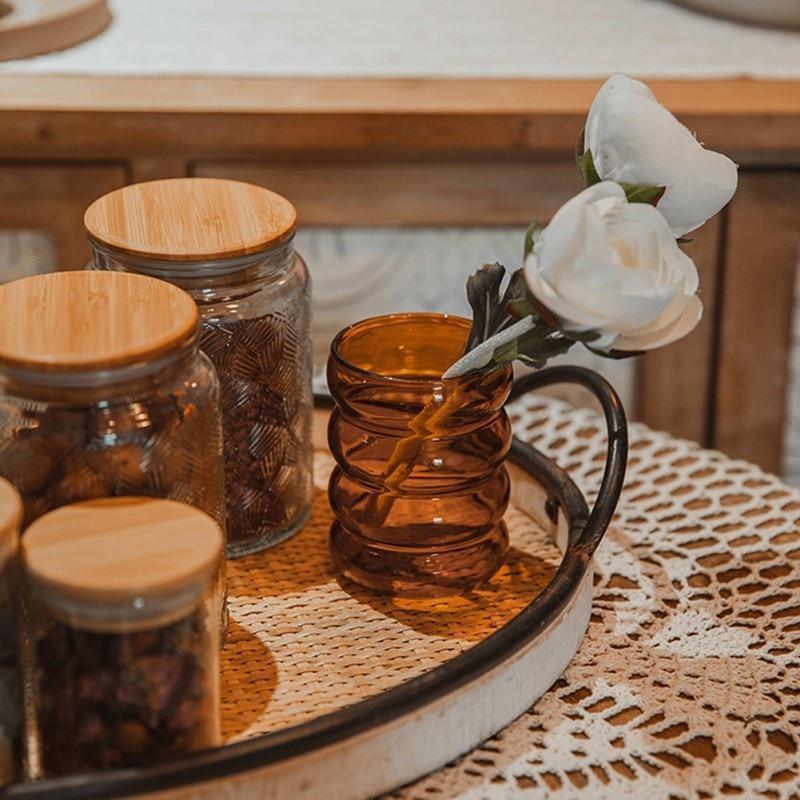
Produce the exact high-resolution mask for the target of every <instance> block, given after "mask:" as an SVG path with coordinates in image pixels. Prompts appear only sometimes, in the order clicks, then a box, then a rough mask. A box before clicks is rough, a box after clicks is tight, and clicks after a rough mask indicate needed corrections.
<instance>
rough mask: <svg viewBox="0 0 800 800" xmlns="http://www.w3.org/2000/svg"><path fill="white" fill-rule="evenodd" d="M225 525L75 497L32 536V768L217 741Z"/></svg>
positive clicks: (27, 545) (131, 503)
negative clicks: (219, 584) (219, 586)
mask: <svg viewBox="0 0 800 800" xmlns="http://www.w3.org/2000/svg"><path fill="white" fill-rule="evenodd" d="M223 552H224V551H223V536H222V531H221V529H220V527H219V526H218V525H217V523H216V522H214V520H212V519H211V518H210V517H209V516H208V515H206V514H203V513H202V512H200V511H198V510H197V509H194V508H192V507H190V506H186V505H184V504H182V503H176V502H173V501H170V500H156V499H152V498H141V497H129V498H108V499H104V500H90V501H87V502H84V503H77V504H75V505H70V506H64V507H62V508H60V509H57V510H56V511H52V512H51V513H49V514H46V515H45V516H43V517H41V518H40V519H38V520H37V521H36V522H34V523H33V525H31V526H30V527H29V528H28V530H27V531H26V533H25V536H24V538H23V540H22V562H23V569H24V575H25V585H26V607H27V612H28V613H27V630H26V637H25V642H26V653H25V659H24V663H25V669H26V685H27V686H29V687H30V695H31V698H30V701H29V702H28V704H27V708H26V712H27V720H26V727H27V731H26V734H27V735H26V740H27V744H28V754H27V755H28V758H27V766H28V773H29V774H28V777H29V778H32V779H38V778H49V777H57V776H64V775H70V774H75V773H82V772H90V771H94V770H104V769H111V768H124V767H134V766H145V765H151V764H154V763H158V762H162V761H166V760H169V759H174V758H176V757H179V756H181V755H183V754H185V753H188V752H191V751H194V750H199V749H205V748H208V747H215V746H218V745H219V744H220V718H219V713H220V710H219V646H218V645H219V637H220V630H219V625H220V617H219V610H218V605H217V603H216V601H215V598H214V586H215V580H216V574H217V571H218V565H219V562H220V560H221V559H222V558H223Z"/></svg>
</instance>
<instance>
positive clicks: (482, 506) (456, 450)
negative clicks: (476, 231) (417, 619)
mask: <svg viewBox="0 0 800 800" xmlns="http://www.w3.org/2000/svg"><path fill="white" fill-rule="evenodd" d="M469 329H470V323H469V322H468V321H467V320H465V319H461V318H458V317H448V316H444V315H441V314H393V315H390V316H385V317H375V318H373V319H367V320H364V321H363V322H358V323H356V324H354V325H351V326H350V327H348V328H345V329H344V330H343V331H341V332H340V333H339V334H338V335H337V336H336V337H335V339H334V340H333V342H332V344H331V355H330V359H329V360H328V386H329V387H330V391H331V395H332V397H333V399H334V401H335V403H336V408H335V409H334V411H333V413H332V414H331V417H330V421H329V425H328V443H329V445H330V450H331V454H332V455H333V457H334V459H335V460H336V468H335V469H334V471H333V473H332V474H331V478H330V484H329V489H328V493H329V496H330V503H331V508H332V509H333V513H334V517H335V521H334V523H333V526H332V527H331V534H330V548H331V554H332V556H333V559H334V562H335V563H336V565H337V568H338V569H339V571H340V572H342V573H343V574H344V575H345V576H346V577H348V578H350V579H351V580H353V581H355V582H356V583H359V584H361V585H363V586H367V587H368V588H370V589H374V590H377V591H381V592H386V593H389V594H399V595H406V596H435V595H444V594H454V593H458V592H466V591H469V590H470V589H473V588H475V587H476V586H478V585H480V584H481V583H484V582H485V581H487V580H488V579H489V578H491V577H492V575H494V573H495V572H496V571H497V569H498V568H499V567H500V566H501V564H502V563H503V561H504V560H505V557H506V553H507V551H508V532H507V530H506V525H505V523H504V521H503V516H504V514H505V511H506V508H507V506H508V501H509V490H510V483H509V477H508V472H507V471H506V468H505V460H506V456H507V455H508V452H509V448H510V446H511V424H510V422H509V419H508V415H507V414H506V412H505V410H504V408H503V406H504V404H505V402H506V400H507V399H508V395H509V392H510V391H511V380H512V370H511V367H510V366H508V367H505V368H503V369H498V370H495V371H493V372H490V373H487V374H482V373H477V374H476V373H471V374H468V375H465V376H463V377H461V378H455V379H453V380H447V381H445V380H442V377H441V376H442V373H443V372H444V371H445V370H446V369H447V368H448V367H449V366H450V365H451V364H453V363H454V362H455V361H457V360H458V359H459V358H460V357H461V355H463V352H464V345H465V343H466V340H467V336H468V334H469Z"/></svg>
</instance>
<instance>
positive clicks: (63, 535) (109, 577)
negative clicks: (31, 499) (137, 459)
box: [22, 497, 223, 605]
mask: <svg viewBox="0 0 800 800" xmlns="http://www.w3.org/2000/svg"><path fill="white" fill-rule="evenodd" d="M222 548H223V536H222V531H221V530H220V528H219V525H217V523H216V522H214V520H213V519H211V517H209V516H208V515H207V514H204V513H203V512H202V511H199V510H198V509H196V508H193V507H192V506H187V505H184V504H183V503H176V502H175V501H174V500H161V499H155V498H151V497H112V498H105V499H101V500H87V501H86V502H83V503H75V504H74V505H69V506H62V507H61V508H58V509H56V510H55V511H51V512H50V513H49V514H45V515H44V516H43V517H40V518H39V519H38V520H36V521H35V522H34V523H33V524H32V525H30V527H29V528H28V529H27V530H26V531H25V535H24V536H23V537H22V556H23V561H24V563H25V567H26V569H27V572H28V575H29V576H30V577H31V578H32V579H33V580H34V581H35V582H37V583H39V584H40V585H42V586H44V587H45V588H46V589H47V590H48V594H49V596H51V597H53V596H55V597H57V598H60V599H62V600H64V601H65V602H66V603H70V602H78V603H91V604H103V603H108V604H111V605H114V604H119V603H128V602H130V601H131V599H133V598H138V597H142V598H148V597H158V596H159V595H169V594H172V593H175V592H180V591H182V590H184V589H186V590H190V589H192V587H193V586H197V587H198V588H201V587H202V586H204V585H205V582H206V581H207V580H208V579H210V578H211V577H213V575H214V574H215V572H216V570H217V567H218V565H219V560H220V558H221V557H222Z"/></svg>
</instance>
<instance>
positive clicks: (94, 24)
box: [0, 0, 111, 61]
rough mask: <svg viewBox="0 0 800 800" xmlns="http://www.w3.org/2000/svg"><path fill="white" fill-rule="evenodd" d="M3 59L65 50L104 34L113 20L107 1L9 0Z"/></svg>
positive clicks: (0, 31) (0, 49) (1, 33)
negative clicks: (43, 0) (9, 8)
mask: <svg viewBox="0 0 800 800" xmlns="http://www.w3.org/2000/svg"><path fill="white" fill-rule="evenodd" d="M5 4H7V5H10V6H11V9H12V10H11V12H10V13H9V14H7V15H4V16H0V61H10V60H11V59H14V58H27V57H28V56H33V55H39V54H40V53H47V52H50V51H51V50H61V49H63V48H65V47H71V46H72V45H75V44H78V42H83V41H85V40H86V39H90V38H91V37H92V36H96V35H97V34H98V33H100V32H101V31H102V30H103V29H104V28H105V27H106V26H107V25H108V23H109V22H110V21H111V12H110V11H109V10H108V6H107V5H106V2H105V0H47V2H45V3H43V2H41V1H40V0H6V3H5Z"/></svg>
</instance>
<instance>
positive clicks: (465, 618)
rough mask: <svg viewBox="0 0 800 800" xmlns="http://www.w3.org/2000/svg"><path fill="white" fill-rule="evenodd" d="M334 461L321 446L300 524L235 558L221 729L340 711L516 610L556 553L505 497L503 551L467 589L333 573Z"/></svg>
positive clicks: (545, 578)
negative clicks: (421, 587) (488, 573)
mask: <svg viewBox="0 0 800 800" xmlns="http://www.w3.org/2000/svg"><path fill="white" fill-rule="evenodd" d="M332 466H333V459H332V458H331V456H330V455H329V454H328V453H327V452H326V451H321V450H318V451H317V453H316V458H315V478H316V496H315V502H314V511H313V514H312V517H311V520H310V522H309V523H308V524H307V525H306V527H305V528H304V529H303V530H302V531H301V532H300V533H299V534H297V535H296V536H295V537H294V538H292V539H290V540H288V541H286V542H283V543H282V544H280V545H278V546H277V547H275V548H273V549H272V550H270V551H268V552H267V553H258V554H255V555H252V556H248V557H246V558H242V559H238V560H236V561H233V562H230V566H229V572H228V574H229V579H228V580H229V586H228V593H229V606H230V614H231V623H230V628H229V634H228V643H227V645H226V647H225V650H224V652H223V657H222V676H223V684H222V691H223V694H222V727H223V734H224V736H225V738H226V739H227V740H232V741H235V740H237V739H242V738H246V737H250V736H256V735H258V734H262V733H270V732H272V731H274V730H277V729H279V728H283V727H286V726H287V725H293V724H297V723H300V722H303V721H305V720H307V719H310V718H312V717H316V716H319V715H320V714H326V713H328V712H331V711H336V710H337V709H339V708H341V707H342V706H345V705H348V704H351V703H355V702H357V701H359V700H364V699H365V698H367V697H370V696H372V695H375V694H379V693H380V692H383V691H386V690H387V689H390V688H392V687H393V686H396V685H398V684H399V683H402V682H404V681H407V680H409V679H410V678H414V677H416V676H418V675H421V674H422V673H425V672H427V671H429V670H431V669H432V668H433V667H436V666H439V665H440V664H442V663H444V662H446V661H449V660H450V659H452V658H453V657H454V656H456V655H458V654H459V653H461V652H463V651H464V650H466V649H467V648H469V647H471V646H472V645H474V644H475V642H478V641H481V640H482V639H485V638H486V637H487V636H489V635H490V634H492V633H494V632H495V631H497V630H499V629H500V628H501V627H502V626H503V625H505V623H507V622H508V621H509V620H510V619H512V618H513V617H514V616H516V615H517V614H518V613H519V612H520V611H521V610H522V609H523V608H524V607H525V606H527V605H528V604H529V603H530V602H531V600H533V598H534V597H535V596H536V595H537V594H538V593H539V592H540V591H541V590H542V589H543V588H544V587H545V586H546V585H547V584H548V583H549V582H550V580H551V579H552V577H553V574H554V572H555V569H556V567H557V566H558V563H559V561H560V560H561V553H560V551H559V550H558V548H557V547H556V546H555V544H554V543H553V542H552V539H551V537H550V534H549V533H547V532H546V531H544V530H543V529H542V528H541V527H540V526H539V524H537V522H536V521H535V520H534V519H533V518H532V517H531V516H530V514H529V513H527V512H526V511H525V510H524V509H523V508H521V507H520V505H517V504H512V507H511V508H510V509H509V511H508V514H507V517H506V521H507V524H508V528H509V532H510V537H511V551H510V555H509V558H508V561H507V562H506V564H505V566H503V567H502V569H501V570H500V571H499V572H498V573H497V574H496V575H495V577H494V578H493V579H492V580H491V582H490V583H489V584H488V585H486V586H485V587H483V588H481V589H480V590H478V591H476V592H473V593H472V594H471V595H469V596H466V597H458V598H441V599H436V600H400V599H395V598H390V597H382V596H380V595H377V594H373V593H370V592H368V591H366V590H363V589H360V588H359V587H358V586H356V585H355V584H352V583H344V582H342V583H339V582H338V581H337V579H336V576H335V574H334V571H333V565H332V563H331V560H330V556H329V554H328V543H327V535H328V529H329V528H330V524H331V512H330V508H329V506H328V500H327V496H326V494H325V485H326V483H327V478H328V475H329V474H330V471H331V468H332ZM515 475H516V476H517V478H518V479H521V478H522V473H519V472H515Z"/></svg>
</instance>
